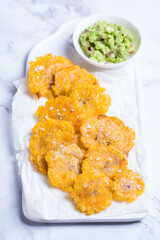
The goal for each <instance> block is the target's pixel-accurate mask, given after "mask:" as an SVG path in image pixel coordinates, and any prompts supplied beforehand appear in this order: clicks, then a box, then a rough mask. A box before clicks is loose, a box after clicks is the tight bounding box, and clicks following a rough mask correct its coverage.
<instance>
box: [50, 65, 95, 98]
mask: <svg viewBox="0 0 160 240" xmlns="http://www.w3.org/2000/svg"><path fill="white" fill-rule="evenodd" d="M84 85H90V86H94V85H99V83H98V80H97V79H96V77H95V76H94V75H93V74H91V73H88V72H87V70H86V69H83V68H80V67H79V66H77V65H73V66H70V67H66V68H63V69H60V70H59V71H57V73H56V74H55V83H54V86H52V89H53V91H54V93H55V95H56V96H59V95H65V96H70V94H71V93H72V92H73V91H74V88H75V87H76V86H80V87H82V86H84Z"/></svg>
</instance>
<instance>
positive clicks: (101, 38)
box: [79, 21, 134, 63]
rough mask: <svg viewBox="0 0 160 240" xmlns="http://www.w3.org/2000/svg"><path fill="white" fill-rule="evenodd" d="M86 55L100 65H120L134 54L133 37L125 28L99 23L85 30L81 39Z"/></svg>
mask: <svg viewBox="0 0 160 240" xmlns="http://www.w3.org/2000/svg"><path fill="white" fill-rule="evenodd" d="M79 42H80V46H81V48H82V49H83V51H84V52H85V54H86V55H87V56H88V57H89V58H90V59H91V60H93V61H95V62H99V63H119V62H123V61H125V60H126V59H128V58H129V57H130V56H131V55H132V54H133V53H134V46H133V42H134V39H133V36H132V34H131V33H130V32H129V31H128V30H127V29H126V28H124V27H122V26H119V25H117V24H113V23H107V22H106V21H98V22H97V23H95V24H94V25H93V26H89V27H88V28H87V29H85V30H84V31H83V32H82V33H81V34H80V38H79Z"/></svg>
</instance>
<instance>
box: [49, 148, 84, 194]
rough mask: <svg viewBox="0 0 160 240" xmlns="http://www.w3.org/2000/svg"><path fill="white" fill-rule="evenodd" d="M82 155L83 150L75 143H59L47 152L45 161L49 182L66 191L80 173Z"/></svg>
mask: <svg viewBox="0 0 160 240" xmlns="http://www.w3.org/2000/svg"><path fill="white" fill-rule="evenodd" d="M83 156H84V155H83V152H82V151H81V149H80V148H79V147H78V146H77V145H76V144H70V145H65V146H63V145H61V146H60V147H59V148H58V149H57V150H55V151H51V152H48V153H47V155H46V161H47V164H48V179H49V181H50V183H51V184H52V185H53V186H56V187H58V188H60V189H62V190H63V191H67V190H68V188H69V187H71V186H73V184H74V182H75V178H76V177H77V175H78V174H80V171H81V163H82V158H83Z"/></svg>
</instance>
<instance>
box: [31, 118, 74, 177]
mask: <svg viewBox="0 0 160 240" xmlns="http://www.w3.org/2000/svg"><path fill="white" fill-rule="evenodd" d="M32 133H33V135H32V136H31V139H30V144H29V149H30V152H31V153H30V160H31V161H32V162H33V164H34V165H35V167H36V169H37V170H38V171H39V172H40V173H42V174H44V175H46V174H47V169H48V167H47V163H46V161H45V156H46V154H47V152H48V151H50V150H54V149H57V148H58V147H59V146H60V145H65V144H68V143H76V142H77V137H76V135H75V131H74V128H73V127H72V126H71V125H70V124H69V123H68V122H66V121H64V120H63V121H59V120H53V119H48V120H46V121H43V122H39V123H38V124H37V125H36V126H35V127H34V128H33V129H32Z"/></svg>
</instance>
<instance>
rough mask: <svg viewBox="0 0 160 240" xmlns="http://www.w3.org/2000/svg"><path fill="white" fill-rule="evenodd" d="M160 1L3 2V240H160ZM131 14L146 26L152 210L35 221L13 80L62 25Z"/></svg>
mask: <svg viewBox="0 0 160 240" xmlns="http://www.w3.org/2000/svg"><path fill="white" fill-rule="evenodd" d="M159 9H160V1H159V0H141V1H140V0H134V1H133V0H119V1H118V0H117V1H116V0H112V1H108V0H94V1H93V0H86V1H84V0H83V1H82V0H52V1H51V0H14V1H13V0H2V1H1V7H0V32H1V37H0V189H1V191H0V240H10V239H16V240H20V239H22V240H41V239H43V240H44V239H45V240H53V239H60V240H61V239H66V240H67V239H70V240H72V239H77V240H79V239H88V238H91V237H92V239H93V240H94V239H97V238H99V239H107V238H109V239H119V240H121V239H123V240H124V239H126V240H128V239H129V240H136V239H143V240H159V239H160V188H159V182H160V178H159V171H160V170H159V169H160V161H159V135H160V125H159V122H160V110H159V103H160V67H159V66H160V60H159V53H160V14H159ZM99 12H101V13H109V14H118V15H121V16H124V17H128V18H129V19H130V20H132V21H133V22H135V23H136V24H137V25H138V26H139V28H140V29H141V32H142V35H143V44H142V49H141V52H140V53H139V55H138V56H137V64H138V67H139V73H140V77H141V80H142V117H143V130H144V140H145V142H146V146H147V149H148V157H149V160H150V163H149V167H148V169H149V177H150V192H151V202H152V206H151V210H150V212H149V214H148V216H147V217H146V218H145V219H144V220H143V221H141V222H137V223H130V224H69V225H65V224H60V225H53V224H33V223H31V222H28V221H27V220H26V219H24V218H23V216H22V214H21V193H20V190H19V189H20V188H19V186H18V179H17V167H16V161H15V155H14V153H13V145H12V131H11V130H12V129H11V115H12V109H11V102H12V98H13V95H14V93H15V88H14V86H13V81H14V80H16V79H18V78H20V77H23V76H24V66H25V60H26V56H27V54H28V52H29V50H30V49H31V48H32V46H33V45H34V44H35V43H37V42H38V41H39V40H40V39H42V38H44V37H46V36H48V35H49V34H50V33H52V32H53V31H54V30H55V29H56V28H57V27H58V26H59V25H60V24H62V23H64V22H66V21H67V20H70V19H74V18H76V17H79V16H86V15H89V14H92V13H99Z"/></svg>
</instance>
